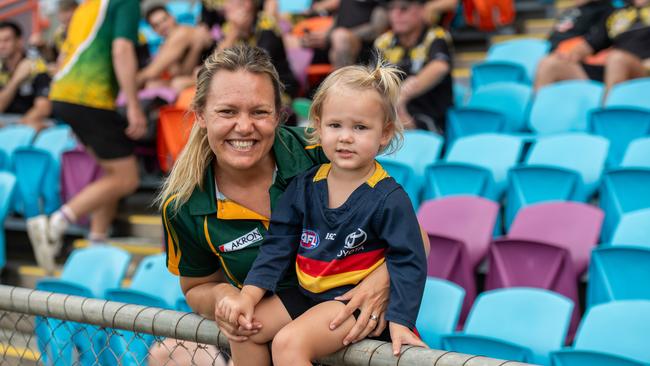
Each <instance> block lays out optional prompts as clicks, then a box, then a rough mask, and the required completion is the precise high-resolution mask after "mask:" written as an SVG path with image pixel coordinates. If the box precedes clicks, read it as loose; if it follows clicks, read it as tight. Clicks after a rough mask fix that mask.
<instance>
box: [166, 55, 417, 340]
mask: <svg viewBox="0 0 650 366" xmlns="http://www.w3.org/2000/svg"><path fill="white" fill-rule="evenodd" d="M279 80H280V79H279V76H278V73H277V71H276V70H275V68H274V67H273V64H272V61H271V59H270V57H269V56H268V54H267V53H266V52H265V51H263V50H262V49H260V48H257V47H250V46H246V45H239V46H235V47H232V48H227V49H225V50H221V51H217V52H215V53H214V54H213V55H211V56H210V57H209V58H208V59H207V60H206V61H205V63H204V65H203V67H202V68H201V70H200V71H199V74H198V82H197V93H196V96H195V98H194V100H193V104H192V109H193V111H194V113H195V114H196V116H197V122H196V124H195V125H194V126H193V128H192V131H191V133H190V138H189V141H188V143H187V145H186V146H185V149H184V150H183V152H182V153H181V155H180V156H179V159H178V161H177V162H176V164H175V165H174V168H173V169H172V172H171V173H170V176H169V178H168V179H167V180H166V181H165V183H164V186H163V189H162V191H161V193H160V196H159V204H160V208H161V211H162V218H163V223H164V229H165V234H164V236H165V243H166V246H165V247H166V251H167V266H168V269H169V270H170V271H171V272H172V273H175V274H177V275H179V276H180V283H181V287H182V288H183V291H184V293H185V297H186V300H187V303H188V304H189V305H190V307H191V308H192V309H193V310H194V311H195V312H197V313H199V314H201V315H203V316H205V317H207V318H210V319H215V320H216V321H217V323H218V325H219V327H220V328H221V329H222V330H223V331H224V332H225V334H226V335H227V336H228V337H229V338H230V339H231V340H235V341H236V340H244V339H246V337H247V336H250V335H251V334H254V332H256V331H257V329H259V328H260V327H261V324H255V326H256V327H255V328H256V329H254V330H241V329H237V328H236V327H232V326H230V325H229V323H228V320H227V319H220V318H216V316H215V306H216V304H217V303H218V302H219V301H220V300H221V299H222V298H223V297H224V296H228V295H232V294H236V293H238V291H239V288H240V287H241V285H242V283H243V281H244V279H245V277H246V274H247V273H248V271H249V270H250V268H251V266H252V264H253V261H254V260H255V258H256V257H257V253H258V251H259V246H260V245H261V244H262V241H263V238H264V237H265V236H266V235H267V228H268V225H269V218H270V216H271V210H272V208H273V206H274V203H275V202H276V200H277V198H278V197H279V196H280V193H282V192H283V191H284V190H285V189H286V187H287V186H288V183H289V181H290V180H291V179H292V178H293V177H294V176H296V175H298V174H299V173H301V172H303V171H306V170H307V169H309V168H311V167H313V166H316V165H318V164H321V163H323V162H325V161H326V160H325V157H324V154H323V153H322V150H321V148H320V146H319V145H310V144H309V143H307V142H306V138H305V136H304V133H305V131H304V130H302V129H297V128H290V127H285V126H280V120H281V115H280V114H281V112H280V111H281V93H282V88H281V83H280V81H279ZM427 245H428V244H427ZM282 286H283V287H287V286H293V287H296V286H298V284H297V281H296V279H295V273H293V274H291V275H289V276H288V277H287V278H286V279H285V280H283V281H282ZM388 293H389V278H388V272H387V269H386V266H385V265H382V266H380V267H378V268H377V270H375V271H374V272H372V273H371V274H370V275H369V276H368V277H367V278H366V279H364V280H363V281H362V282H361V283H360V284H359V285H357V286H356V287H355V288H354V289H352V290H350V292H348V293H346V294H345V295H344V298H345V299H348V300H350V301H349V302H348V304H347V305H346V307H345V308H344V309H342V310H341V312H340V313H339V315H337V317H336V318H335V319H334V320H333V321H332V326H334V327H336V326H338V325H340V324H341V323H342V322H343V321H344V320H345V319H346V318H348V317H349V316H350V315H351V314H353V313H354V312H355V311H356V310H360V315H359V317H358V320H357V322H356V325H355V326H354V328H353V329H352V330H351V331H350V332H349V334H348V335H347V337H346V341H347V342H354V341H358V340H361V339H363V338H365V337H366V336H367V335H369V334H370V333H373V334H375V333H376V334H380V333H381V332H382V331H383V330H384V329H385V327H386V323H385V322H384V321H380V322H376V321H369V319H370V315H371V314H374V315H377V314H383V313H384V312H385V310H386V306H387V300H388ZM382 319H383V317H382ZM377 332H378V333H377Z"/></svg>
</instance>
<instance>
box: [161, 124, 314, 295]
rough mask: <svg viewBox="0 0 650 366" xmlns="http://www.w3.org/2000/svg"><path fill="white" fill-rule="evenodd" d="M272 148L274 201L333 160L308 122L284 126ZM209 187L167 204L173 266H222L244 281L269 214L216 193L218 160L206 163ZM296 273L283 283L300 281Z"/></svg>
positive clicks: (207, 270)
mask: <svg viewBox="0 0 650 366" xmlns="http://www.w3.org/2000/svg"><path fill="white" fill-rule="evenodd" d="M272 153H273V155H274V157H275V163H276V166H277V172H276V176H275V179H274V182H273V185H272V186H271V188H270V189H269V193H270V195H271V207H273V206H274V204H275V201H276V200H277V199H278V197H279V196H280V195H281V194H282V193H283V192H284V190H285V189H286V187H287V185H288V184H289V181H290V180H291V179H292V178H293V177H295V176H296V175H298V174H299V173H302V172H304V171H306V170H307V169H309V168H311V167H312V166H314V165H317V164H322V163H325V162H327V158H326V157H325V154H323V151H322V149H321V147H320V145H309V144H308V143H307V141H306V139H305V130H304V129H303V128H296V127H285V126H282V127H280V128H278V131H277V133H276V136H275V142H274V144H273V148H272ZM203 187H204V189H203V190H202V189H200V188H199V187H197V188H196V189H195V190H194V192H192V195H191V196H190V198H189V200H188V201H187V202H186V203H185V204H184V205H182V206H181V207H180V208H179V209H178V211H177V212H173V209H172V207H173V205H171V203H172V202H173V200H174V198H175V196H171V197H168V198H167V199H166V200H165V203H164V205H163V210H162V218H163V223H164V229H165V230H164V238H165V249H166V252H167V268H168V269H169V271H170V272H172V273H174V274H176V275H181V276H186V277H203V276H209V275H211V274H213V273H215V272H217V271H218V270H219V269H220V268H221V269H223V272H224V274H225V275H226V277H227V278H228V280H229V281H230V282H231V283H232V284H233V285H234V286H237V287H241V286H242V283H244V280H245V279H246V275H247V274H248V271H249V270H250V268H251V266H252V265H253V261H254V260H255V258H256V257H257V253H258V250H259V246H260V245H261V244H262V241H263V239H264V237H265V236H266V235H267V229H268V225H269V218H268V217H264V216H262V215H260V214H258V213H256V212H254V211H251V210H249V209H247V208H246V207H243V206H241V205H239V204H238V203H236V202H234V201H230V200H229V199H228V198H226V197H224V196H223V195H220V194H218V195H217V197H215V194H216V192H217V191H216V187H215V181H214V174H213V171H212V165H210V167H209V168H208V169H206V173H205V178H204V182H203ZM296 284H297V282H296V279H295V274H289V275H287V276H286V278H285V280H284V281H283V282H282V284H281V285H280V286H281V287H285V286H296Z"/></svg>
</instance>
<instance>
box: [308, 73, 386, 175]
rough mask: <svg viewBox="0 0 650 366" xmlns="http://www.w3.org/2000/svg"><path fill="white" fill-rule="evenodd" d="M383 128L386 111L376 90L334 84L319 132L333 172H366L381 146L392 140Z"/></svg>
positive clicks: (319, 124)
mask: <svg viewBox="0 0 650 366" xmlns="http://www.w3.org/2000/svg"><path fill="white" fill-rule="evenodd" d="M392 126H393V125H392V124H389V125H387V126H384V110H383V108H382V100H381V97H380V96H379V94H378V93H377V92H376V91H374V90H356V89H353V88H349V87H338V86H336V85H334V86H333V87H332V90H331V91H329V92H328V93H327V97H326V98H325V101H324V102H323V106H322V109H321V116H320V118H317V119H316V129H317V133H318V136H319V138H320V142H321V145H322V147H323V151H324V152H325V155H327V158H328V159H329V160H330V162H331V163H332V168H333V169H342V170H346V171H359V172H360V173H365V172H367V171H368V170H367V169H369V168H370V167H371V165H373V164H374V159H375V157H376V156H377V154H378V153H379V150H380V149H381V147H383V146H386V145H387V144H388V143H389V141H390V139H391V138H392V137H393V133H394V129H393V128H392Z"/></svg>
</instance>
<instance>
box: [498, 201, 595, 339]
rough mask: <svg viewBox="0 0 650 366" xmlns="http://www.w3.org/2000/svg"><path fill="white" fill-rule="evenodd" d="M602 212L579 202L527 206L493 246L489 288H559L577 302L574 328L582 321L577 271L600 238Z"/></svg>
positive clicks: (583, 264)
mask: <svg viewBox="0 0 650 366" xmlns="http://www.w3.org/2000/svg"><path fill="white" fill-rule="evenodd" d="M603 216H604V215H603V212H602V211H601V210H600V209H598V208H596V207H593V206H589V205H586V204H582V203H576V202H550V203H542V204H537V205H531V206H528V207H525V208H523V209H522V210H521V211H520V213H519V215H517V217H516V218H515V221H514V222H513V224H512V226H511V228H510V231H509V232H508V235H507V236H506V237H505V238H503V239H500V240H496V241H495V242H494V243H493V244H492V246H491V247H490V256H489V260H490V269H489V271H488V274H487V277H486V286H485V287H486V289H488V290H489V289H496V288H502V287H513V286H531V287H540V288H544V289H548V290H552V291H556V292H558V293H560V294H562V295H564V296H567V297H568V298H570V299H572V300H573V301H574V303H575V304H576V307H575V310H574V314H573V319H572V321H571V328H570V334H571V335H572V334H574V333H575V330H576V328H577V325H578V322H579V320H580V319H579V308H578V306H577V304H579V302H578V288H577V285H578V276H579V275H580V274H582V273H583V272H584V271H585V269H586V268H587V265H588V262H589V256H590V254H591V250H592V249H593V248H594V247H595V245H596V244H597V243H598V238H599V236H600V228H601V225H602V222H603Z"/></svg>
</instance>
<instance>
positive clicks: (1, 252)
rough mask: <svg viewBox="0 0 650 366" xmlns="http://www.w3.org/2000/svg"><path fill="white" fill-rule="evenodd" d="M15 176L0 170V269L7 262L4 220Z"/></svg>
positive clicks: (14, 183) (10, 200)
mask: <svg viewBox="0 0 650 366" xmlns="http://www.w3.org/2000/svg"><path fill="white" fill-rule="evenodd" d="M15 185H16V177H14V175H13V174H11V173H9V172H0V225H1V227H0V270H2V269H3V268H4V267H5V264H6V263H7V256H6V246H5V229H4V222H5V218H6V217H7V213H8V212H9V207H10V206H11V203H12V198H13V192H14V186H15Z"/></svg>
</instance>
